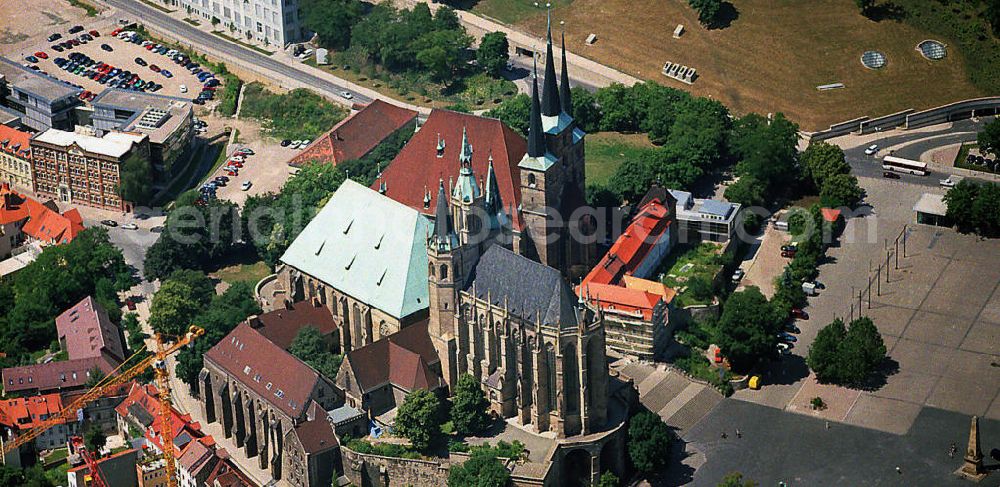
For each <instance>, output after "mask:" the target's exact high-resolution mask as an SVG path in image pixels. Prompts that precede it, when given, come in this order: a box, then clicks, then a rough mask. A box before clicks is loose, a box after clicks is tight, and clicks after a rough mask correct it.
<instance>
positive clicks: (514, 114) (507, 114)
mask: <svg viewBox="0 0 1000 487" xmlns="http://www.w3.org/2000/svg"><path fill="white" fill-rule="evenodd" d="M575 102H576V99H574V104H575ZM484 115H485V116H487V117H492V118H499V119H500V121H501V122H503V123H505V124H507V126H509V127H510V128H512V129H514V130H516V131H517V133H519V134H521V135H523V136H525V137H527V135H528V123H529V122H530V120H531V97H530V96H528V95H525V94H524V93H521V94H519V95H516V96H514V97H511V98H507V99H506V100H504V101H503V102H502V103H500V105H497V106H496V107H494V108H493V109H491V110H489V111H487V112H486V113H485V114H484Z"/></svg>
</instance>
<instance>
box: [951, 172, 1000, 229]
mask: <svg viewBox="0 0 1000 487" xmlns="http://www.w3.org/2000/svg"><path fill="white" fill-rule="evenodd" d="M944 201H945V204H947V205H948V210H947V216H948V218H950V219H951V220H952V221H954V222H955V224H956V225H958V229H959V230H960V231H962V232H976V233H978V234H980V235H983V236H991V237H992V236H997V235H1000V185H998V184H996V183H983V184H979V183H975V182H973V181H971V180H968V179H963V180H962V181H959V183H958V184H957V185H956V186H955V187H954V188H951V189H950V190H948V193H947V194H945V195H944Z"/></svg>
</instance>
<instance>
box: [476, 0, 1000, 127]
mask: <svg viewBox="0 0 1000 487" xmlns="http://www.w3.org/2000/svg"><path fill="white" fill-rule="evenodd" d="M520 3H521V2H518V1H509V0H482V1H480V2H478V3H477V4H476V5H475V6H474V7H473V10H474V11H478V12H481V13H483V14H486V15H490V16H491V17H494V18H497V19H500V20H503V19H504V18H510V19H516V20H515V22H514V23H515V24H516V25H518V26H520V27H522V28H526V29H527V30H529V31H531V32H533V33H534V34H536V35H544V32H545V13H544V9H542V10H539V11H537V12H535V13H533V14H532V13H531V12H532V10H527V11H525V10H524V9H523V8H521V7H520V6H519V5H520ZM523 3H526V4H529V5H530V4H531V3H532V2H523ZM733 4H734V5H735V8H736V10H737V11H738V16H737V17H736V19H735V20H733V21H732V23H731V24H730V25H729V26H728V27H726V28H724V29H712V30H708V29H705V28H703V27H701V26H700V25H699V24H698V21H697V15H696V13H695V12H694V11H693V10H691V8H690V7H688V5H687V2H686V1H683V0H574V1H573V2H572V4H571V5H570V4H569V3H568V2H557V5H556V8H555V9H554V11H553V22H557V21H563V20H564V21H565V22H566V24H565V28H566V42H567V45H568V46H569V47H570V49H572V50H573V51H575V52H577V53H579V54H582V55H584V56H587V57H590V58H592V59H594V60H596V61H599V62H601V63H603V64H607V65H609V66H612V67H615V68H617V69H619V70H621V71H623V72H626V73H628V74H631V75H634V76H637V77H639V78H643V79H650V80H656V81H658V82H660V83H662V84H665V85H668V86H677V87H680V88H683V89H686V90H690V91H691V92H692V93H694V94H696V95H702V96H711V97H713V98H716V99H719V100H721V101H723V102H724V103H725V104H726V105H728V106H729V107H730V109H732V110H733V111H734V112H736V113H737V114H742V113H746V112H751V111H753V112H759V113H763V114H766V113H770V112H784V113H785V114H786V115H787V116H789V117H790V118H791V119H793V120H795V121H796V122H798V123H799V124H800V126H801V127H802V128H803V129H805V130H818V129H823V128H826V127H827V126H828V125H829V124H831V123H835V122H840V121H844V120H849V119H853V118H856V117H858V116H862V115H869V116H878V115H885V114H890V113H894V112H897V111H900V110H903V109H906V108H916V109H922V108H929V107H933V106H938V105H941V104H944V103H948V102H952V101H956V100H961V99H966V98H974V97H978V96H984V95H986V94H987V93H984V92H983V91H982V90H980V89H979V88H977V87H976V86H974V85H973V84H972V83H971V82H970V81H969V76H968V75H967V73H966V64H965V63H966V61H965V59H963V56H962V54H961V53H960V52H959V49H958V47H957V41H956V40H954V39H950V38H947V37H946V36H943V35H934V34H929V33H927V32H925V31H923V30H920V29H917V28H915V27H912V26H911V25H909V24H907V23H905V22H896V21H891V20H886V21H882V22H874V21H871V20H869V19H867V18H865V17H863V16H862V15H861V14H860V13H859V12H858V9H857V6H856V5H855V3H854V2H853V1H851V0H814V1H811V2H808V3H803V2H800V1H795V0H734V1H733ZM491 9H500V12H493V11H492V10H491ZM532 9H533V7H532ZM491 12H492V13H491ZM525 12H527V13H525ZM677 24H683V25H684V27H685V29H686V31H685V33H684V35H683V36H682V37H681V38H680V39H673V38H672V36H671V34H672V32H673V30H674V27H676V25H677ZM622 26H628V28H622ZM591 33H594V34H596V35H597V37H598V41H597V43H596V44H594V45H593V46H585V43H584V40H585V39H586V37H587V36H588V35H589V34H591ZM928 38H934V39H938V40H940V41H942V42H944V43H945V44H947V45H948V57H947V58H946V59H944V60H941V61H928V60H926V59H924V58H923V57H922V56H921V55H920V53H919V52H917V51H916V50H915V47H916V45H917V44H918V43H919V42H920V41H922V40H924V39H928ZM866 50H879V51H882V52H883V53H885V55H886V57H887V58H888V65H887V66H886V67H885V68H882V69H880V70H870V69H867V68H865V67H863V66H862V65H861V62H860V57H861V54H862V52H864V51H866ZM666 61H672V62H678V63H681V64H684V65H687V66H692V67H695V68H697V70H698V73H699V75H700V77H699V78H698V80H697V81H695V83H694V85H693V86H688V85H684V84H682V83H680V82H677V81H673V80H671V79H669V78H667V77H665V76H663V75H662V74H661V73H660V70H661V69H662V67H663V64H664V62H666ZM828 83H844V84H845V85H846V88H845V89H840V90H832V91H823V92H821V91H818V90H817V89H816V86H818V85H822V84H828ZM993 94H996V93H993Z"/></svg>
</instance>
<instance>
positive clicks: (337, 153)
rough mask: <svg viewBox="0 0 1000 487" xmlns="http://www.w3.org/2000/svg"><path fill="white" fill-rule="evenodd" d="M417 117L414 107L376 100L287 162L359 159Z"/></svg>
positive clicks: (292, 164) (302, 162) (332, 162)
mask: <svg viewBox="0 0 1000 487" xmlns="http://www.w3.org/2000/svg"><path fill="white" fill-rule="evenodd" d="M416 118H417V112H415V111H413V110H409V109H406V108H402V107H397V106H396V105H392V104H390V103H386V102H384V101H382V100H378V99H376V100H374V101H372V102H371V103H369V104H368V106H366V107H365V108H363V109H362V110H361V111H359V112H357V113H355V114H353V115H351V116H350V117H347V118H345V119H344V120H342V121H341V122H340V123H338V124H337V125H335V126H334V127H333V128H332V129H330V131H329V132H327V133H325V134H323V135H322V136H320V137H319V138H318V139H316V140H315V141H313V143H311V144H309V146H308V147H306V148H305V149H304V150H303V151H302V152H300V153H299V154H297V155H296V156H295V157H293V158H292V159H291V160H289V161H288V164H289V165H291V166H301V165H303V164H305V163H307V162H310V161H321V162H326V163H329V164H333V165H334V166H336V165H337V164H339V163H341V162H344V161H349V160H352V159H359V158H361V157H362V156H364V155H365V154H367V153H368V152H370V151H371V150H372V149H374V148H375V146H377V145H378V144H379V143H380V142H382V141H383V140H385V139H386V137H389V136H390V135H392V134H393V133H395V132H396V131H397V130H399V129H401V128H403V126H404V125H406V124H408V123H411V122H413V121H414V120H415V119H416Z"/></svg>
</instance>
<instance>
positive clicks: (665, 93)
mask: <svg viewBox="0 0 1000 487" xmlns="http://www.w3.org/2000/svg"><path fill="white" fill-rule="evenodd" d="M633 91H635V92H636V98H637V99H638V100H641V101H638V100H637V102H638V103H640V104H642V105H644V106H645V107H644V110H643V111H644V112H645V118H644V119H643V120H642V121H641V122H640V123H639V128H640V129H642V130H643V131H645V132H648V133H649V140H650V141H652V142H653V143H654V144H658V145H662V144H664V143H666V141H667V137H668V136H669V135H670V133H671V132H672V131H673V128H674V126H675V125H676V122H677V112H678V110H679V108H680V107H681V106H682V105H686V103H687V102H688V100H690V99H691V95H689V94H688V93H687V92H685V91H682V90H678V89H675V88H668V87H666V86H661V85H659V84H657V83H655V82H652V81H649V82H646V83H642V84H641V85H635V86H634V87H633Z"/></svg>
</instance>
